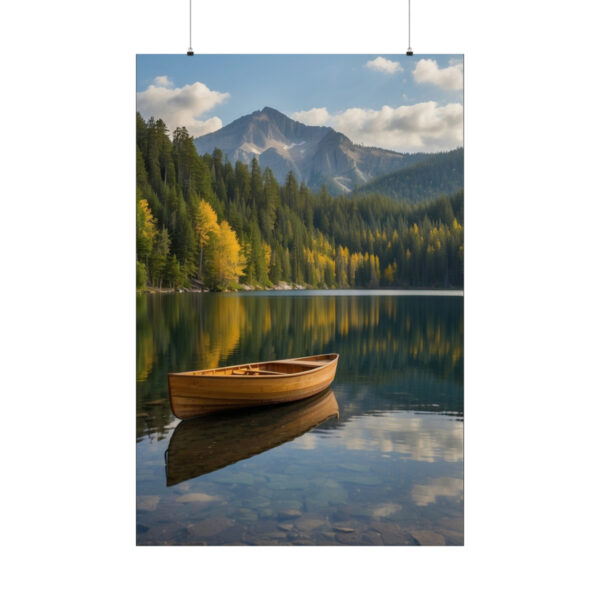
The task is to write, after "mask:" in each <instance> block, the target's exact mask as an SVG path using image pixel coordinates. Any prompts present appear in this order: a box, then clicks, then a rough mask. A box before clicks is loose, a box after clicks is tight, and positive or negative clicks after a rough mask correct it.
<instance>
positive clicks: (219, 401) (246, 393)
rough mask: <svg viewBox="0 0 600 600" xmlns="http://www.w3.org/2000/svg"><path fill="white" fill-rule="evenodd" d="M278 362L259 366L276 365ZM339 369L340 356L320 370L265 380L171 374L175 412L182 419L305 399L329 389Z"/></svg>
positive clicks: (173, 409)
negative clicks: (213, 412)
mask: <svg viewBox="0 0 600 600" xmlns="http://www.w3.org/2000/svg"><path fill="white" fill-rule="evenodd" d="M325 356H330V355H325ZM308 358H313V359H314V358H315V357H308ZM298 360H300V359H298ZM278 362H279V361H272V362H270V363H258V364H270V365H275V364H276V363H278ZM281 362H282V363H283V362H284V361H281ZM336 370H337V355H335V358H333V359H331V360H330V361H329V362H328V363H327V364H325V365H323V366H320V367H319V368H315V369H311V370H307V371H302V372H298V373H287V374H281V375H273V376H264V377H232V376H206V375H190V374H178V373H171V374H169V399H170V402H171V410H172V411H173V414H174V415H175V416H176V417H178V418H179V419H190V418H193V417H196V416H199V415H202V414H205V413H206V412H211V411H216V410H230V409H238V408H249V407H253V406H268V405H271V404H280V403H284V402H294V401H296V400H303V399H305V398H310V397H311V396H315V395H316V394H318V393H320V392H322V391H323V390H325V389H327V388H328V387H329V385H331V383H332V382H333V379H334V378H335V373H336Z"/></svg>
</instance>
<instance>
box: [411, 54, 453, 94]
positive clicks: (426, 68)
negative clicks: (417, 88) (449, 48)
mask: <svg viewBox="0 0 600 600" xmlns="http://www.w3.org/2000/svg"><path fill="white" fill-rule="evenodd" d="M413 77H414V79H415V81H416V82H417V83H433V84H434V85H437V86H439V87H441V88H443V89H444V90H461V89H462V87H463V63H462V62H459V63H457V64H451V65H450V66H449V67H446V68H445V69H440V68H439V67H438V64H437V62H436V61H435V60H432V59H430V58H422V59H421V60H420V61H419V62H418V63H417V66H416V67H415V70H414V71H413Z"/></svg>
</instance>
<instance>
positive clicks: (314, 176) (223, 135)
mask: <svg viewBox="0 0 600 600" xmlns="http://www.w3.org/2000/svg"><path fill="white" fill-rule="evenodd" d="M194 143H195V144H196V148H197V149H198V151H199V152H200V154H204V153H206V152H208V153H210V152H212V151H213V150H214V149H215V148H220V149H221V150H222V151H223V153H224V154H226V155H227V156H228V157H229V159H230V160H231V161H232V162H235V161H237V160H240V161H242V162H244V163H246V164H250V163H251V162H252V160H253V159H254V158H258V160H259V163H260V165H261V166H262V167H263V168H265V167H270V168H271V170H272V171H273V173H274V174H275V177H276V179H277V180H278V181H279V182H280V183H283V182H284V181H285V178H286V176H287V174H288V172H289V171H293V172H294V173H295V175H296V177H297V178H298V179H299V180H300V181H306V183H307V184H308V185H309V186H310V187H313V188H315V189H318V188H319V187H320V186H321V184H322V183H324V182H328V185H330V187H331V191H335V192H337V193H339V192H341V191H342V192H346V191H349V190H350V189H352V188H353V187H354V186H355V185H356V184H357V183H360V184H362V183H365V182H367V181H369V180H370V179H372V178H373V177H376V176H378V175H382V174H384V173H387V172H389V171H392V170H394V169H397V168H400V166H402V164H403V163H404V162H405V161H404V160H403V159H404V157H403V156H402V155H401V154H398V153H396V152H391V151H389V150H381V149H378V148H377V149H371V148H362V147H360V146H357V145H355V144H353V143H352V141H351V140H350V139H349V138H347V137H346V136H345V135H343V134H342V133H339V132H338V131H335V130H334V129H332V128H331V127H322V126H315V125H305V124H304V123H300V122H299V121H295V120H294V119H291V118H290V117H288V116H287V115H285V114H284V113H282V112H281V111H278V110H277V109H275V108H272V107H271V106H265V107H263V108H262V110H256V111H254V112H253V113H251V114H248V115H246V116H243V117H240V118H239V119H236V120H235V121H233V122H231V123H229V125H226V126H225V127H223V128H221V129H219V130H218V131H215V132H213V133H209V134H207V135H204V136H200V137H198V138H196V139H195V140H194Z"/></svg>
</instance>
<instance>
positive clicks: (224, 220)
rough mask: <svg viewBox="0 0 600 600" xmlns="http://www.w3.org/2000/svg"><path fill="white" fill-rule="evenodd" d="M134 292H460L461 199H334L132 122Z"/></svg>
mask: <svg viewBox="0 0 600 600" xmlns="http://www.w3.org/2000/svg"><path fill="white" fill-rule="evenodd" d="M136 217H137V246H136V258H137V285H138V288H144V287H146V286H155V287H190V286H192V285H198V284H199V283H202V284H203V285H206V286H208V287H209V288H211V289H216V290H219V289H228V288H229V289H232V288H235V287H237V286H238V285H239V284H248V285H251V286H260V287H267V286H271V285H274V284H277V283H279V282H281V281H285V282H293V283H297V284H303V285H308V286H311V287H328V288H333V287H342V288H346V287H381V286H394V287H436V288H446V287H452V288H462V285H463V195H462V191H459V192H457V193H455V194H453V195H451V196H449V197H445V196H443V197H440V198H437V199H433V200H429V201H427V202H423V203H420V204H416V205H414V206H413V205H410V204H408V203H403V202H398V201H395V200H392V199H389V198H386V197H384V196H381V195H366V196H364V197H361V198H333V197H332V196H330V195H329V194H328V193H327V191H326V189H325V188H323V189H322V190H321V191H320V192H319V193H313V192H311V191H310V190H309V189H308V188H307V186H306V185H305V184H304V183H301V184H298V182H297V180H296V178H295V177H294V175H293V173H289V174H288V176H287V179H286V181H285V183H283V184H282V185H280V184H279V183H278V182H277V180H276V179H275V177H274V175H273V173H272V172H271V170H270V169H269V168H266V169H265V170H264V172H263V171H261V168H260V166H259V164H258V161H257V160H256V159H255V160H254V161H253V162H252V164H251V166H250V168H248V167H247V166H246V165H245V164H243V163H241V162H236V164H235V165H232V164H231V163H230V162H228V161H226V160H224V158H223V153H222V152H221V151H220V150H215V151H214V152H213V153H212V154H205V155H203V156H199V155H198V153H197V151H196V148H195V146H194V141H193V138H192V137H191V136H189V135H188V133H187V131H186V130H185V128H178V129H176V130H175V131H174V132H172V138H170V137H169V132H168V131H167V128H166V126H165V124H164V122H163V121H162V120H160V119H156V120H155V119H153V118H151V119H149V120H148V122H145V121H144V120H143V119H142V118H141V116H140V115H139V114H138V115H137V194H136Z"/></svg>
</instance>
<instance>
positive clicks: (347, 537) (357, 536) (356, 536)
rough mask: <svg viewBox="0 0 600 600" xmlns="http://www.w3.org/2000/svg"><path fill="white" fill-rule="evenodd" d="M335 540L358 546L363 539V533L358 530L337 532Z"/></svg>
mask: <svg viewBox="0 0 600 600" xmlns="http://www.w3.org/2000/svg"><path fill="white" fill-rule="evenodd" d="M335 540H336V541H337V542H339V543H340V544H346V545H348V546H358V545H359V544H360V543H361V540H362V534H361V533H359V532H358V531H352V532H346V533H336V534H335Z"/></svg>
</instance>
